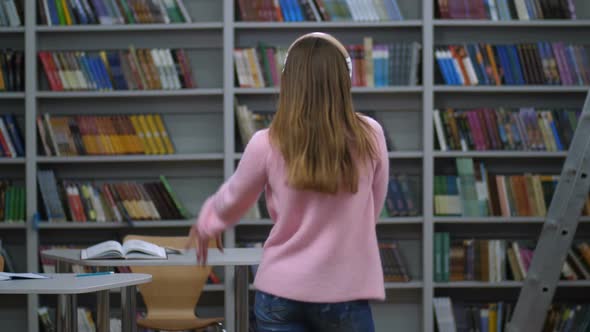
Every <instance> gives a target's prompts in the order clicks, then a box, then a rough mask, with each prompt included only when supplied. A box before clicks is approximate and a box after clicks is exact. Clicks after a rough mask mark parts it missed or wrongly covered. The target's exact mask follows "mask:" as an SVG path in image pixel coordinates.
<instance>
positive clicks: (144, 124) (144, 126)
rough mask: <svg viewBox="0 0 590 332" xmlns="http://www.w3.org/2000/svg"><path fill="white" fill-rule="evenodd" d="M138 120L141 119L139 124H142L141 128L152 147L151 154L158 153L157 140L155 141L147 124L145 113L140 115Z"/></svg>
mask: <svg viewBox="0 0 590 332" xmlns="http://www.w3.org/2000/svg"><path fill="white" fill-rule="evenodd" d="M137 120H138V121H139V125H140V126H141V129H142V131H143V134H144V136H145V140H146V142H147V144H148V145H149V147H150V149H149V150H150V154H158V153H159V152H158V147H157V146H156V142H154V137H153V136H152V133H151V131H150V129H149V126H148V125H147V121H146V119H145V115H138V116H137Z"/></svg>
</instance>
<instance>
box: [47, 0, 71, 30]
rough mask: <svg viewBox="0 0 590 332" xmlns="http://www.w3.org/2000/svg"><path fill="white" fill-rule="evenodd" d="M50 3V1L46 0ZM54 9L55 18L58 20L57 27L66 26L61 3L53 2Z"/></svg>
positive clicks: (56, 0)
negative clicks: (55, 9)
mask: <svg viewBox="0 0 590 332" xmlns="http://www.w3.org/2000/svg"><path fill="white" fill-rule="evenodd" d="M48 1H51V0H48ZM55 8H57V16H58V18H59V25H67V23H66V16H65V14H64V9H63V6H62V3H61V1H59V0H55Z"/></svg>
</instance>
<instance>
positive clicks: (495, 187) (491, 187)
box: [434, 158, 590, 217]
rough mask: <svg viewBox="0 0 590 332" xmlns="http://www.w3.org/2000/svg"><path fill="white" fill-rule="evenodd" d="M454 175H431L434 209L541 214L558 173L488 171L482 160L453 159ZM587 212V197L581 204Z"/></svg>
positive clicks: (589, 209) (439, 211)
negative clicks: (583, 204)
mask: <svg viewBox="0 0 590 332" xmlns="http://www.w3.org/2000/svg"><path fill="white" fill-rule="evenodd" d="M455 164H456V169H457V173H456V174H457V175H435V177H434V213H435V215H438V216H463V217H487V216H502V217H530V216H539V217H544V216H545V215H546V213H547V209H548V208H549V205H550V204H551V199H552V197H553V193H554V191H555V189H556V187H557V182H558V180H559V175H550V174H532V173H525V174H522V175H515V174H511V175H504V174H488V171H487V169H486V166H485V164H484V162H483V161H475V162H474V161H473V159H471V158H456V159H455ZM583 213H584V214H585V215H588V214H589V213H590V200H587V201H586V205H585V206H584V212H583Z"/></svg>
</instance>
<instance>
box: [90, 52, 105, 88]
mask: <svg viewBox="0 0 590 332" xmlns="http://www.w3.org/2000/svg"><path fill="white" fill-rule="evenodd" d="M91 59H92V63H93V65H94V69H95V71H96V75H97V76H98V79H99V81H100V84H101V86H102V88H103V89H105V90H110V87H109V83H110V82H108V81H109V79H108V77H107V76H108V75H106V74H105V72H104V71H103V69H104V66H103V63H102V60H101V59H100V57H99V56H98V55H92V56H91Z"/></svg>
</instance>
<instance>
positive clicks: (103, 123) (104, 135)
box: [98, 116, 117, 154]
mask: <svg viewBox="0 0 590 332" xmlns="http://www.w3.org/2000/svg"><path fill="white" fill-rule="evenodd" d="M98 121H99V123H98V125H99V128H100V139H101V140H102V143H103V144H104V147H105V150H106V153H107V154H116V153H117V151H116V150H115V147H114V146H113V142H112V141H111V135H110V132H109V128H108V124H107V120H106V117H103V116H101V117H99V118H98Z"/></svg>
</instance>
